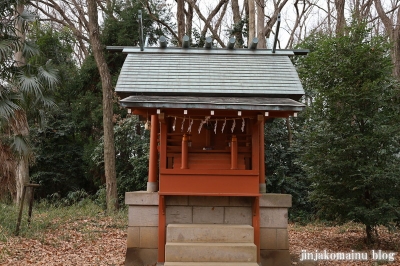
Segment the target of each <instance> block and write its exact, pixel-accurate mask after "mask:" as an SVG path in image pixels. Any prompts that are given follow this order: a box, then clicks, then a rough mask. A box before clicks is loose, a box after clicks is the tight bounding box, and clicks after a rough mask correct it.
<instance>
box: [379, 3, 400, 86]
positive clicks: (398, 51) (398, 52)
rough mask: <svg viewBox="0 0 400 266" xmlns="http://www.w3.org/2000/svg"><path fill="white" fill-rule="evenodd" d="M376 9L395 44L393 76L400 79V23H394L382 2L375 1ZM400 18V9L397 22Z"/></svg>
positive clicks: (393, 49) (393, 48)
mask: <svg viewBox="0 0 400 266" xmlns="http://www.w3.org/2000/svg"><path fill="white" fill-rule="evenodd" d="M374 2H375V8H376V11H377V12H378V15H379V17H380V19H381V20H382V23H383V25H384V26H385V30H386V34H387V35H388V36H389V38H390V40H391V41H392V42H393V47H392V61H393V64H394V69H393V76H394V77H395V78H397V79H400V25H399V23H397V24H396V23H394V21H393V20H391V19H390V18H389V17H388V16H387V15H386V13H385V11H384V10H383V7H382V3H381V1H380V0H374ZM399 18H400V8H398V9H397V21H399Z"/></svg>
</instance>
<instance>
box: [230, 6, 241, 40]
mask: <svg viewBox="0 0 400 266" xmlns="http://www.w3.org/2000/svg"><path fill="white" fill-rule="evenodd" d="M231 7H232V14H233V28H234V32H235V37H236V43H237V45H238V47H239V48H243V44H244V41H243V32H242V30H243V26H242V25H241V23H242V16H241V15H240V9H239V1H238V0H232V1H231Z"/></svg>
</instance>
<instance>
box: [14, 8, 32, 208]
mask: <svg viewBox="0 0 400 266" xmlns="http://www.w3.org/2000/svg"><path fill="white" fill-rule="evenodd" d="M24 8H25V6H24V4H19V5H18V6H17V13H18V14H22V12H23V11H24ZM15 28H16V33H17V37H18V38H19V39H20V40H21V42H22V43H23V42H24V41H25V31H24V28H23V25H22V22H21V21H19V22H17V24H16V25H15ZM14 60H15V66H16V67H23V66H25V65H26V59H25V57H24V56H23V53H22V50H21V51H17V52H16V53H15V54H14ZM17 129H18V132H16V133H17V134H20V135H22V136H24V137H27V136H28V135H29V126H28V122H27V121H24V122H23V124H21V126H18V127H17ZM17 160H18V161H17V165H16V169H15V178H16V182H15V183H16V190H17V196H16V199H15V203H16V204H17V206H18V205H19V204H20V203H21V200H22V191H23V189H24V184H25V183H29V160H28V152H26V153H25V154H20V155H19V156H18V157H17ZM28 199H29V193H27V194H26V195H25V203H27V202H28Z"/></svg>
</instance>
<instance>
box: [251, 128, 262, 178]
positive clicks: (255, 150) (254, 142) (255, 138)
mask: <svg viewBox="0 0 400 266" xmlns="http://www.w3.org/2000/svg"><path fill="white" fill-rule="evenodd" d="M259 127H260V124H259V123H258V122H257V121H255V122H254V123H253V124H252V132H251V133H252V134H251V147H252V156H251V158H252V160H251V161H252V164H253V165H252V169H257V172H259V171H260V160H259V159H258V158H259V156H260V155H259V154H260V149H259V146H260V141H259V140H260V137H259Z"/></svg>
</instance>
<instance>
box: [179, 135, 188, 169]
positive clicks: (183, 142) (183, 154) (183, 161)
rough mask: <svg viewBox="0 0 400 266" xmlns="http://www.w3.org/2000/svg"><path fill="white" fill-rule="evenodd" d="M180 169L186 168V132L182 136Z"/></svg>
mask: <svg viewBox="0 0 400 266" xmlns="http://www.w3.org/2000/svg"><path fill="white" fill-rule="evenodd" d="M181 169H188V137H187V136H186V134H184V135H183V138H182V157H181Z"/></svg>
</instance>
